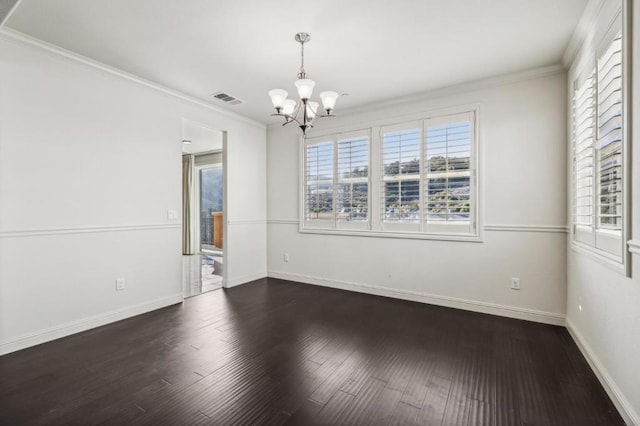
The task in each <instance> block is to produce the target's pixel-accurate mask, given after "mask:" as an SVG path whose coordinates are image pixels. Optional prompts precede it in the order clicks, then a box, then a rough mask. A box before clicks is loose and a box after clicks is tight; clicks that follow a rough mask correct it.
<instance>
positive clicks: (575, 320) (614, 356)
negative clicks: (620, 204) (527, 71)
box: [567, 0, 640, 425]
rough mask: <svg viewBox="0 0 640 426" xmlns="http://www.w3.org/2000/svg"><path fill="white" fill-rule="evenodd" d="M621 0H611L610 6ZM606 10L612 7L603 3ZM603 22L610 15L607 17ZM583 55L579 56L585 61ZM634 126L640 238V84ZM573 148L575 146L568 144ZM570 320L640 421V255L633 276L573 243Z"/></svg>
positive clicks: (637, 19) (627, 411)
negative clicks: (626, 275)
mask: <svg viewBox="0 0 640 426" xmlns="http://www.w3.org/2000/svg"><path fill="white" fill-rule="evenodd" d="M611 3H614V4H615V3H618V2H616V1H611V0H608V1H607V2H605V5H606V6H610V4H611ZM618 4H619V3H618ZM634 9H635V10H634V16H633V25H634V27H635V28H640V8H637V7H636V8H634ZM602 10H603V12H602V13H606V12H607V11H609V10H610V8H607V7H604V8H603V9H602ZM603 20H604V22H608V21H609V18H608V17H604V18H603ZM596 32H597V28H596V27H595V26H594V27H592V28H591V32H590V34H586V35H585V39H586V41H587V42H586V43H585V45H584V46H583V52H585V51H587V50H588V47H589V42H590V40H591V38H592V36H593V35H594V34H595V33H596ZM637 34H639V33H638V32H637V31H636V36H635V37H634V40H633V44H634V52H633V70H634V72H633V79H634V80H635V81H636V82H640V62H639V58H640V37H638V35H637ZM580 59H581V56H580V55H579V56H578V57H577V59H576V61H580ZM633 90H634V91H633V96H632V102H633V111H634V113H633V116H632V128H634V129H636V130H635V131H634V134H633V137H632V141H631V145H632V153H633V161H632V164H633V167H632V182H631V188H632V191H633V197H632V203H633V204H632V211H633V214H632V222H633V223H632V233H633V239H634V240H636V241H637V240H640V167H638V166H639V165H640V144H639V142H638V141H639V140H640V139H639V138H640V116H639V115H638V111H640V84H635V86H634V87H633ZM569 149H570V146H569ZM567 260H568V297H567V326H568V328H569V330H570V331H571V332H572V334H573V336H574V338H575V339H576V341H577V342H578V344H579V345H580V346H581V349H582V351H583V353H584V354H585V356H586V357H587V359H588V360H589V361H590V363H591V365H592V367H593V368H594V370H595V371H596V373H597V374H598V375H599V377H600V380H601V382H602V383H603V385H604V386H605V389H607V391H608V392H609V395H610V396H611V397H612V400H613V401H614V403H616V405H617V406H618V409H619V410H620V412H621V413H622V414H623V416H624V417H625V419H626V421H627V422H628V423H629V424H636V425H640V368H639V367H640V256H639V255H638V254H635V255H634V256H633V258H632V265H631V273H632V276H633V278H626V277H625V276H624V274H623V273H622V272H621V271H617V270H614V269H612V268H611V267H609V266H605V264H603V263H600V262H598V261H597V260H595V259H594V258H592V257H590V256H589V255H586V254H584V253H580V252H577V251H575V250H574V249H573V245H572V244H571V241H569V244H568V259H567Z"/></svg>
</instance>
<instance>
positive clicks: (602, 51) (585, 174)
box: [572, 16, 626, 261]
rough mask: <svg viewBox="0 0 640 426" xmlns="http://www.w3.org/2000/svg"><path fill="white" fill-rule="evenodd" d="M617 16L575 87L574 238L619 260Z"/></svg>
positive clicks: (620, 174) (619, 31)
mask: <svg viewBox="0 0 640 426" xmlns="http://www.w3.org/2000/svg"><path fill="white" fill-rule="evenodd" d="M622 47H623V39H622V20H621V18H620V16H618V19H617V20H616V22H615V23H614V24H613V25H612V27H611V28H610V30H609V33H608V34H607V35H606V36H605V37H604V39H603V40H602V42H601V44H600V47H599V49H598V50H597V51H596V52H595V55H593V56H592V58H594V59H593V60H591V62H590V64H589V65H588V66H585V67H583V69H584V71H583V74H582V75H581V76H580V77H579V78H577V79H576V80H575V81H574V85H573V117H572V120H573V126H572V127H573V231H574V233H573V235H574V241H575V242H576V243H578V244H581V245H584V246H588V247H591V248H593V249H595V250H596V251H597V252H599V253H600V254H603V255H605V256H607V257H613V258H614V259H616V260H618V261H622V260H623V253H624V244H625V240H626V238H624V237H623V231H624V229H623V228H624V219H625V217H624V171H625V170H624V157H625V152H624V142H625V141H624V116H623V88H624V87H623V86H624V84H623V79H624V75H623V60H622V57H623V55H622V53H623V49H622Z"/></svg>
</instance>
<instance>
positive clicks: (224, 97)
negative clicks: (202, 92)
mask: <svg viewBox="0 0 640 426" xmlns="http://www.w3.org/2000/svg"><path fill="white" fill-rule="evenodd" d="M211 97H212V98H214V99H217V100H219V101H222V102H225V103H228V104H229V105H239V104H243V103H244V101H243V100H242V99H238V98H236V97H235V96H231V95H230V94H228V93H226V92H216V93H214V94H212V95H211Z"/></svg>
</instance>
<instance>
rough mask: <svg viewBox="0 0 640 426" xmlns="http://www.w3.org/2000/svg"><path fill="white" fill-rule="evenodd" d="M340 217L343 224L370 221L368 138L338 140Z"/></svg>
mask: <svg viewBox="0 0 640 426" xmlns="http://www.w3.org/2000/svg"><path fill="white" fill-rule="evenodd" d="M337 167H338V172H337V182H338V186H337V199H338V200H337V203H338V205H337V209H338V211H337V214H336V220H337V221H338V223H339V226H340V224H342V223H349V222H368V220H369V138H368V137H366V136H356V137H352V138H348V139H339V140H338V165H337Z"/></svg>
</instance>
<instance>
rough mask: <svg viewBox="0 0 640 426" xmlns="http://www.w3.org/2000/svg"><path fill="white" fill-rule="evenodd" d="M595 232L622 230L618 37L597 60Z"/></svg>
mask: <svg viewBox="0 0 640 426" xmlns="http://www.w3.org/2000/svg"><path fill="white" fill-rule="evenodd" d="M597 66H598V77H597V80H598V81H597V85H598V96H597V105H596V108H597V122H598V126H597V137H598V140H597V143H596V149H597V155H596V161H597V166H596V169H597V178H596V184H597V193H598V197H597V199H596V203H597V208H596V217H597V226H598V228H603V229H607V230H612V231H621V230H622V211H623V210H622V207H621V206H622V38H621V35H620V34H618V36H616V37H615V38H614V39H613V41H612V42H611V44H610V45H609V46H608V48H607V49H606V50H605V51H604V52H603V53H602V54H601V56H600V57H599V58H598V60H597Z"/></svg>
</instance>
